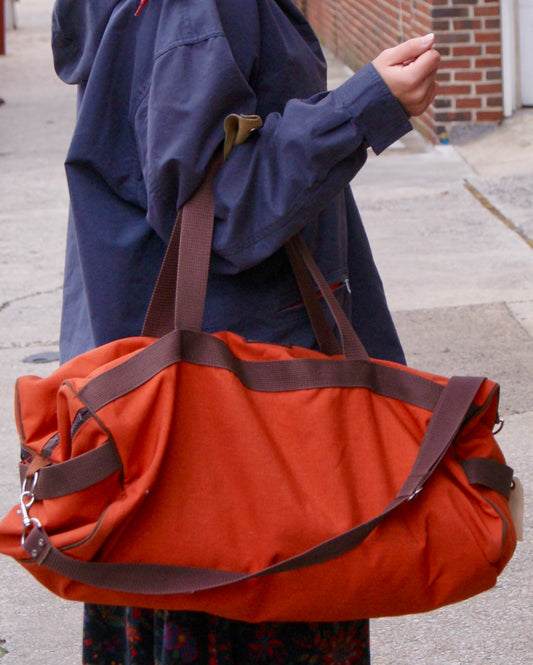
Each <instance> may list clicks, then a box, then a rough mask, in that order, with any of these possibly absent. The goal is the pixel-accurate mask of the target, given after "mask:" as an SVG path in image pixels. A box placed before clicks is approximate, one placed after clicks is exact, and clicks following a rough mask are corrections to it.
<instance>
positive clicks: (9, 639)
mask: <svg viewBox="0 0 533 665" xmlns="http://www.w3.org/2000/svg"><path fill="white" fill-rule="evenodd" d="M51 6H52V2H51V0H24V2H21V3H19V4H18V5H17V13H18V25H19V28H18V29H17V30H16V31H11V32H8V35H7V52H8V53H7V55H6V56H4V57H2V58H0V98H2V99H3V100H4V102H5V103H4V104H3V105H1V106H0V197H1V207H0V330H1V337H0V434H1V439H2V444H3V448H2V466H1V474H0V516H2V515H4V514H5V513H6V512H7V510H8V509H9V508H10V507H11V506H12V505H13V504H14V503H15V501H16V497H17V492H18V483H17V473H16V465H17V460H18V437H17V435H16V431H15V426H14V422H13V417H12V395H13V385H14V382H15V380H16V377H17V376H19V375H21V374H28V373H35V374H40V375H44V374H45V373H49V372H50V371H52V370H53V369H54V368H55V367H56V364H55V363H49V364H44V365H39V366H36V365H32V364H27V363H25V362H24V360H25V359H27V358H28V357H29V356H32V355H34V354H40V353H44V352H50V351H51V352H54V351H57V344H58V324H59V313H60V299H61V284H62V268H63V251H64V236H65V227H66V218H67V209H68V196H67V191H66V183H65V178H64V171H63V161H64V157H65V154H66V150H67V146H68V142H69V138H70V134H71V131H72V127H73V122H74V112H75V108H74V107H75V90H74V89H72V88H69V87H68V86H65V85H63V84H61V83H60V82H59V81H58V80H57V79H56V77H55V74H54V72H53V68H52V61H51V53H50V47H49V40H50V38H49V22H50V11H51ZM330 74H331V86H332V87H333V86H334V85H337V84H338V83H340V82H341V81H342V80H344V79H345V78H346V76H347V75H348V74H349V72H347V70H346V69H345V68H344V67H343V66H342V65H340V64H339V63H338V62H336V61H335V60H334V59H332V62H331V72H330ZM353 187H354V191H355V194H356V198H357V201H358V204H359V207H360V208H361V212H362V215H363V218H364V219H365V223H366V227H367V231H368V234H369V236H370V238H371V242H372V246H373V248H374V253H375V257H376V260H377V262H378V265H379V267H380V270H381V273H382V276H383V280H384V283H385V287H386V291H387V294H388V297H389V301H390V304H391V307H392V310H393V313H394V317H395V320H396V322H397V325H398V328H399V331H400V335H401V337H402V340H403V342H404V345H405V349H406V353H407V356H408V361H409V363H410V364H411V365H413V366H415V367H420V368H422V369H425V370H428V371H434V372H438V373H442V374H445V375H451V374H483V375H487V376H489V377H491V378H492V379H495V380H497V381H499V382H500V383H501V386H502V409H501V410H502V415H503V417H504V418H505V420H506V425H505V427H504V429H503V431H502V433H501V435H500V436H499V441H500V443H501V445H502V447H503V448H504V451H505V454H506V456H507V457H508V460H509V463H510V464H511V465H512V466H514V468H515V470H516V472H517V475H519V476H520V477H521V479H522V481H523V483H524V484H525V486H526V524H525V540H524V542H523V543H521V544H520V545H519V547H518V550H517V553H516V555H515V557H514V558H513V560H512V562H511V563H510V565H509V566H508V568H507V569H506V570H505V571H504V573H503V574H502V575H501V577H500V579H499V581H498V584H497V586H496V588H495V589H494V590H492V591H490V592H487V593H485V594H483V595H482V596H479V597H477V598H474V599H472V600H470V601H467V602H465V603H462V604H459V605H457V606H453V607H450V608H445V609H442V610H439V611H437V612H432V613H430V614H426V615H421V616H409V617H402V618H398V619H381V620H377V621H373V622H372V628H371V630H372V652H373V665H467V664H472V665H508V664H509V663H513V664H514V665H530V663H531V661H532V654H533V619H532V616H531V607H532V605H533V586H532V572H531V560H532V558H531V557H532V545H531V529H532V526H533V522H532V517H531V515H532V510H531V508H532V505H531V498H530V497H531V492H530V491H529V490H528V488H530V487H531V486H532V483H533V477H532V476H533V474H532V469H533V449H532V446H530V445H529V443H530V439H531V431H532V429H533V407H532V390H531V376H532V374H533V339H532V338H533V251H532V241H533V212H532V205H531V203H532V199H533V111H527V110H524V111H521V112H519V113H517V114H516V116H515V117H513V118H512V119H510V120H506V121H505V122H504V123H503V125H502V126H501V127H499V128H497V129H494V130H493V131H491V132H488V133H486V134H484V135H483V136H482V137H479V138H478V139H476V140H475V141H471V142H470V143H466V144H464V145H461V146H458V147H453V146H437V147H433V146H430V145H428V144H427V143H426V142H424V141H423V140H422V139H421V137H420V136H419V135H418V134H416V133H411V134H410V135H408V136H407V137H405V139H403V140H402V141H401V142H399V143H397V144H395V145H394V146H393V147H391V148H390V149H389V150H387V151H386V152H385V153H384V154H383V155H381V156H379V157H375V156H373V155H371V156H370V157H369V160H368V163H367V165H366V166H365V168H364V169H363V171H362V172H361V173H360V174H359V175H358V176H357V178H356V179H355V181H354V183H353ZM449 546H450V547H453V543H450V545H449ZM0 590H1V593H0V640H4V641H5V643H4V644H2V643H0V660H1V661H2V665H4V663H5V665H22V664H23V663H39V664H40V665H71V664H72V665H75V664H76V663H79V662H80V642H81V607H80V606H79V605H77V604H74V603H67V602H63V601H61V600H59V599H57V598H55V597H54V596H52V595H51V594H49V593H48V592H47V591H46V590H44V589H42V588H40V587H39V586H38V585H37V583H34V582H33V579H32V578H31V577H30V576H29V575H28V574H27V573H25V571H23V570H22V569H21V568H20V567H19V566H18V565H16V564H15V563H13V562H12V561H10V560H8V559H7V558H5V557H2V558H1V559H0ZM3 651H7V653H6V654H5V655H3V656H2V655H1V654H2V652H3Z"/></svg>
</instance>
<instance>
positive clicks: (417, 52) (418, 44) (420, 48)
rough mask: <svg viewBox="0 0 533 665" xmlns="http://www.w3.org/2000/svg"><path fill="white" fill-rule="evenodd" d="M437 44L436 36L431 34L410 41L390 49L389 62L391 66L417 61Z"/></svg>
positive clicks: (388, 53)
mask: <svg viewBox="0 0 533 665" xmlns="http://www.w3.org/2000/svg"><path fill="white" fill-rule="evenodd" d="M434 43H435V35H434V34H433V33H432V32H431V33H429V34H428V35H424V36H423V37H415V38H414V39H409V40H407V41H406V42H403V43H402V44H398V46H394V47H393V48H390V49H388V52H387V60H388V64H389V65H402V64H404V63H409V62H411V61H413V60H416V59H417V58H418V57H419V56H421V55H422V54H423V53H425V52H426V51H429V49H430V48H431V47H432V46H433V44H434Z"/></svg>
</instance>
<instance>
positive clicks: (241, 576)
mask: <svg viewBox="0 0 533 665" xmlns="http://www.w3.org/2000/svg"><path fill="white" fill-rule="evenodd" d="M211 177H212V174H211V176H210V178H211ZM210 178H206V181H205V182H204V184H203V185H202V187H201V188H200V190H199V191H198V192H197V194H196V195H195V196H194V197H193V199H192V200H191V201H190V202H189V203H188V204H187V205H186V206H185V208H184V210H183V211H182V213H181V214H180V217H179V219H178V222H177V224H176V230H175V233H174V235H173V239H172V241H171V244H170V246H169V251H168V252H167V258H166V259H165V263H164V266H163V269H162V272H161V275H160V279H159V282H158V286H157V287H156V291H155V292H154V297H153V299H152V304H151V309H150V313H149V316H148V319H147V325H146V326H145V331H146V332H147V333H150V334H146V335H145V336H143V337H138V338H130V339H124V340H120V341H117V342H112V343H110V344H107V345H105V346H103V347H100V348H97V349H95V350H93V351H90V352H88V353H86V354H83V355H81V356H79V357H77V358H74V359H73V360H71V361H70V362H68V363H66V364H64V365H63V366H61V367H60V368H59V369H58V370H57V371H55V372H54V373H53V374H52V375H51V376H49V377H48V378H44V379H41V378H37V377H32V376H26V377H22V378H20V379H19V381H18V384H17V389H16V419H17V424H18V430H19V434H20V438H21V443H22V462H21V466H20V470H21V479H22V491H21V496H20V502H19V505H17V506H15V507H14V508H13V510H12V511H11V512H10V513H9V514H8V516H7V517H5V519H4V520H3V521H2V522H1V523H0V551H1V552H3V553H4V554H8V555H10V556H12V557H14V558H15V559H16V560H17V561H19V562H20V563H21V564H22V565H23V566H24V567H25V568H26V569H27V570H28V571H29V572H30V573H31V574H32V575H34V576H35V577H36V578H37V579H38V580H39V581H40V582H41V583H42V584H44V585H45V586H46V587H48V588H49V589H50V590H52V591H53V592H54V593H56V594H58V595H60V596H62V597H64V598H68V599H72V600H79V601H86V602H95V603H101V604H115V605H117V604H118V605H120V604H123V605H135V606H142V607H152V608H167V609H179V610H201V611H206V612H209V613H212V614H216V615H220V616H224V617H229V618H233V619H240V620H245V621H264V620H282V621H332V620H344V619H353V618H358V617H378V616H387V615H389V616H390V615H398V614H404V613H413V612H423V611H426V610H432V609H435V608H437V607H439V606H442V605H444V604H447V603H453V602H456V601H460V600H462V599H465V598H467V597H469V596H472V595H474V594H477V593H480V592H482V591H484V590H486V589H489V588H490V587H492V586H493V585H494V584H495V582H496V578H497V575H498V574H499V573H500V572H501V570H502V569H503V567H504V566H505V565H506V563H507V562H508V561H509V559H510V558H511V556H512V553H513V551H514V548H515V544H516V534H515V529H514V526H513V521H512V518H511V515H510V512H509V503H508V498H509V495H510V492H511V487H512V470H511V469H510V468H509V467H507V466H506V465H505V462H504V458H503V455H502V452H501V451H500V448H499V447H498V445H497V443H496V441H495V439H494V436H493V433H492V432H493V429H494V426H495V422H496V421H497V419H498V415H497V404H498V387H497V385H496V384H495V383H493V382H491V381H489V380H487V379H478V378H469V377H466V378H465V377H454V378H452V379H450V380H449V379H447V378H443V377H439V376H433V375H431V374H427V373H424V372H420V371H416V370H413V369H409V368H406V367H403V366H401V365H397V364H394V363H390V362H383V361H375V360H372V359H370V358H369V357H368V355H367V354H366V351H365V350H364V348H363V347H362V345H361V343H360V341H359V340H358V338H357V336H356V334H355V333H354V331H353V329H352V327H351V325H350V323H349V321H348V319H347V318H346V317H345V316H344V314H343V312H342V309H341V308H340V306H339V305H338V303H337V301H336V299H335V297H334V296H333V295H332V293H331V291H330V289H329V288H328V285H327V283H326V282H325V280H324V279H323V277H322V276H321V275H320V273H319V272H318V269H317V267H316V265H315V264H314V262H313V260H312V258H311V256H310V254H309V252H308V250H307V248H306V247H305V245H304V244H303V242H302V241H301V239H300V238H299V237H296V238H295V239H294V240H293V241H291V242H290V243H289V244H288V246H287V250H288V253H289V256H290V258H291V262H292V264H293V268H294V270H295V274H296V275H297V279H298V282H299V284H300V288H301V290H302V295H303V299H304V302H305V303H306V306H307V307H308V311H309V312H310V318H311V320H312V322H313V327H314V329H315V333H316V335H317V338H318V339H319V341H320V343H321V348H322V349H323V350H321V351H312V350H308V349H303V348H296V347H292V348H287V347H283V346H276V345H273V344H264V343H251V342H247V341H245V340H243V339H242V338H240V337H239V336H237V335H235V334H233V333H229V332H221V333H219V334H207V333H202V332H200V325H201V319H202V311H203V304H204V300H205V287H206V280H207V271H208V263H209V251H210V242H211V236H210V234H211V227H212V219H213V196H212V185H211V182H210ZM198 238H200V240H198ZM196 240H198V243H199V245H198V246H195V245H194V242H195V241H196ZM178 256H179V259H178V258H177V257H178ZM176 264H177V266H178V270H177V275H178V277H177V286H176V283H175V280H176V278H175V270H176ZM310 275H311V276H312V278H313V280H314V283H315V284H316V286H315V284H314V283H313V281H312V280H311V277H310ZM169 276H171V277H169ZM317 288H318V289H319V290H320V291H321V292H322V294H323V295H324V298H325V300H326V302H327V304H328V307H329V308H330V310H331V311H332V313H333V317H334V319H335V321H336V324H337V326H338V328H339V330H340V340H341V345H340V346H342V350H343V354H341V353H338V351H339V348H340V347H339V344H338V343H337V340H336V338H335V336H334V335H333V333H332V331H331V327H330V325H329V323H328V322H327V320H326V319H325V315H324V312H323V310H322V307H321V306H320V305H319V304H318V303H319V301H318V298H317V296H316V291H317ZM169 294H170V296H169ZM169 297H171V298H172V299H175V301H176V306H175V311H173V312H171V316H172V315H173V316H174V321H173V325H172V323H171V325H170V327H171V328H174V329H173V330H171V332H168V333H167V334H164V335H162V336H161V333H162V332H164V329H165V327H168V323H167V322H165V321H164V319H165V317H166V316H167V311H166V309H165V306H166V305H165V303H166V302H167V301H168V298H169Z"/></svg>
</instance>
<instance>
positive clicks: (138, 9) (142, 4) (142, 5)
mask: <svg viewBox="0 0 533 665" xmlns="http://www.w3.org/2000/svg"><path fill="white" fill-rule="evenodd" d="M146 2H147V0H140V2H139V6H138V7H137V11H136V12H135V16H139V14H140V13H141V9H142V8H143V7H144V5H145V4H146Z"/></svg>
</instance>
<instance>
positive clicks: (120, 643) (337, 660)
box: [83, 605, 370, 665]
mask: <svg viewBox="0 0 533 665" xmlns="http://www.w3.org/2000/svg"><path fill="white" fill-rule="evenodd" d="M83 632H84V635H83V663H84V665H177V664H178V663H180V664H181V663H192V664H193V665H255V664H256V663H264V664H268V665H278V664H279V665H297V664H302V663H303V664H305V665H369V663H370V655H369V644H368V621H366V620H361V621H349V622H346V621H343V622H335V623H258V624H252V623H244V622H241V621H231V620H229V619H221V618H219V617H215V616H211V615H209V614H202V613H200V612H175V611H166V610H144V609H139V608H135V607H114V606H104V605H86V606H85V619H84V631H83Z"/></svg>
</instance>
